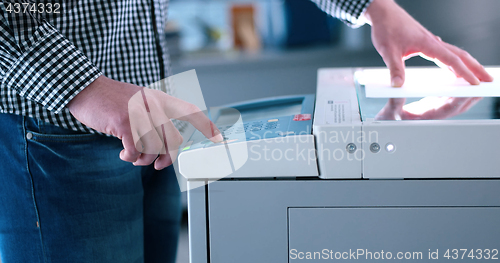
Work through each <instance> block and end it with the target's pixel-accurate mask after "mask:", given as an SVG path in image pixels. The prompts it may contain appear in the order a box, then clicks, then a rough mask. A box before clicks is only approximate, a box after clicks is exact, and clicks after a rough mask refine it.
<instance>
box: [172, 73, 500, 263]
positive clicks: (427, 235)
mask: <svg viewBox="0 0 500 263" xmlns="http://www.w3.org/2000/svg"><path fill="white" fill-rule="evenodd" d="M360 70H362V69H350V68H349V69H347V68H343V69H321V70H319V72H318V83H317V85H318V90H317V94H316V101H315V109H314V115H313V116H312V117H313V125H312V131H311V132H312V135H314V141H313V144H312V146H313V147H315V149H316V150H315V154H316V156H315V157H316V162H315V163H314V166H308V167H307V168H306V169H305V170H300V171H301V174H295V173H293V171H291V170H293V169H287V167H286V166H287V165H286V164H287V162H293V161H294V160H286V161H283V162H281V163H280V162H275V163H274V165H276V166H275V167H274V168H273V169H274V171H281V172H280V173H279V176H273V174H272V173H271V174H269V173H267V171H266V169H268V168H267V167H265V165H273V162H272V161H271V162H269V163H266V162H260V163H259V165H260V167H256V168H255V167H254V168H253V169H254V172H253V173H252V174H249V175H247V176H245V173H235V176H232V175H231V174H230V175H228V176H222V177H223V178H222V177H221V178H222V179H220V178H216V179H215V178H204V177H203V176H202V175H200V176H198V177H196V178H191V179H189V181H188V184H189V189H190V190H189V192H188V209H189V232H190V259H191V262H194V263H197V262H218V263H219V262H295V261H301V260H302V261H304V260H305V261H313V262H314V261H324V260H325V259H330V260H332V259H333V260H339V258H331V257H336V256H338V255H340V256H341V257H342V256H343V255H347V254H349V256H350V257H351V256H352V255H353V254H352V252H353V251H355V252H356V253H355V254H354V255H355V256H356V258H354V259H355V261H357V260H359V261H362V262H363V261H372V260H375V259H377V258H375V259H374V258H373V257H374V256H378V257H379V258H378V259H379V260H381V259H380V256H381V253H382V251H383V253H385V254H384V256H385V257H388V256H389V255H390V256H391V259H399V260H408V259H410V258H406V257H412V258H411V259H413V260H425V261H430V260H433V261H437V262H444V261H447V260H450V259H454V257H455V256H454V253H455V252H456V251H455V250H457V251H459V252H460V257H462V252H463V250H462V251H461V250H460V249H467V254H466V256H465V257H463V258H461V259H460V260H461V261H465V262H475V261H476V260H478V257H479V253H482V254H483V256H484V253H485V251H488V252H489V253H490V257H491V255H492V254H494V253H495V252H498V250H499V249H500V247H499V244H500V228H498V227H497V225H498V221H499V220H500V191H499V190H500V180H499V178H500V176H499V173H498V171H497V167H498V165H497V162H495V161H496V160H498V156H500V155H499V153H500V152H499V149H500V140H496V139H495V138H496V137H498V133H499V131H500V130H499V128H498V127H499V126H498V125H500V123H499V120H497V119H494V117H493V114H492V111H493V110H492V108H490V106H491V99H484V100H483V101H482V102H481V103H482V104H481V105H477V108H476V109H474V108H473V109H471V110H470V111H469V112H468V113H465V114H463V115H462V116H457V117H456V118H453V119H450V120H412V121H380V120H376V119H375V115H376V113H377V112H378V111H379V110H380V109H381V108H382V107H383V105H384V103H385V101H386V100H376V99H368V98H366V97H364V87H363V86H362V85H359V83H357V80H356V72H359V71H360ZM276 100H277V99H276V98H272V101H276ZM278 101H279V99H278ZM251 104H254V102H252V103H251ZM243 105H245V104H243ZM233 106H234V107H235V108H238V107H241V106H242V105H233ZM268 117H269V119H273V118H274V117H277V116H268ZM243 121H244V120H243ZM281 136H282V137H289V138H290V139H288V140H291V138H292V137H293V136H296V134H290V135H289V136H288V135H287V134H286V133H281ZM304 136H307V135H304ZM370 136H371V137H370ZM250 143H251V142H250ZM254 143H255V142H254ZM295 143H303V146H304V147H306V148H308V149H309V148H310V147H311V141H308V140H305V141H303V142H295ZM228 145H229V144H228ZM266 145H268V146H269V147H270V148H271V151H272V147H273V146H272V145H273V143H270V144H266ZM377 145H378V147H376V146H377ZM278 147H279V146H278ZM287 147H288V146H287ZM227 149H228V148H226V150H227ZM226 153H227V154H229V155H231V151H226ZM186 156H187V155H186ZM249 156H251V153H250V151H249ZM249 159H250V158H249ZM249 164H252V162H250V163H249V162H248V161H247V162H246V163H245V164H244V165H242V167H244V166H245V165H249ZM253 164H254V165H255V164H257V162H254V163H253ZM303 164H304V165H306V163H303ZM182 165H183V163H182V162H180V163H179V166H181V168H182ZM316 165H317V167H318V169H312V168H313V167H315V166H316ZM290 167H293V165H289V167H288V168H290ZM233 168H234V165H233ZM284 171H285V172H284ZM470 251H473V252H470ZM307 252H309V254H307ZM337 252H338V253H337ZM344 252H345V253H344ZM388 252H389V253H390V254H387V253H388ZM346 253H347V254H346ZM327 254H328V255H327ZM307 255H312V256H313V257H314V259H307ZM301 256H302V258H301ZM400 256H402V257H403V258H399V257H400ZM467 256H469V257H467ZM318 257H320V258H318ZM370 257H371V258H370ZM419 257H421V258H419ZM496 257H499V256H496ZM341 259H343V260H346V259H345V258H341ZM351 259H353V258H352V257H351Z"/></svg>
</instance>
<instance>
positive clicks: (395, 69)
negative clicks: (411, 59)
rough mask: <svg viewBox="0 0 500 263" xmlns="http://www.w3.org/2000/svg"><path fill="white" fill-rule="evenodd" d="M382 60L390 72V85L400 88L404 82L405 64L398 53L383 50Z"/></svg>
mask: <svg viewBox="0 0 500 263" xmlns="http://www.w3.org/2000/svg"><path fill="white" fill-rule="evenodd" d="M381 55H382V58H383V59H384V62H385V64H386V65H387V67H388V68H389V71H390V72H391V85H392V86H393V87H402V86H403V84H404V82H405V62H404V59H403V56H402V55H401V53H400V52H396V51H395V50H390V49H387V50H384V51H383V52H382V53H381Z"/></svg>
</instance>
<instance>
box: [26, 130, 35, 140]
mask: <svg viewBox="0 0 500 263" xmlns="http://www.w3.org/2000/svg"><path fill="white" fill-rule="evenodd" d="M32 138H33V133H31V132H28V133H26V139H28V140H31V139H32Z"/></svg>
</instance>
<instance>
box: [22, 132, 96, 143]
mask: <svg viewBox="0 0 500 263" xmlns="http://www.w3.org/2000/svg"><path fill="white" fill-rule="evenodd" d="M26 136H27V138H28V139H30V140H34V141H40V142H41V141H51V142H84V141H93V140H98V139H100V138H102V137H104V136H103V135H100V134H94V133H68V134H59V133H39V132H35V131H30V130H27V131H26Z"/></svg>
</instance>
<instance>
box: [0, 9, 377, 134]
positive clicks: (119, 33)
mask: <svg viewBox="0 0 500 263" xmlns="http://www.w3.org/2000/svg"><path fill="white" fill-rule="evenodd" d="M312 1H313V2H315V3H316V4H317V5H318V6H319V7H320V8H321V9H323V10H324V11H325V12H327V13H328V14H330V15H332V16H334V17H337V18H339V19H341V20H343V21H344V22H346V23H348V24H350V25H352V26H358V25H359V24H360V23H361V22H360V21H359V20H360V19H359V17H360V15H361V14H362V13H363V11H364V10H365V9H366V7H367V6H368V5H369V3H370V2H371V0H312ZM49 5H50V12H49V8H48V7H49ZM57 7H58V9H57V11H58V12H56V8H57ZM167 7H168V1H167V0H165V1H159V0H127V1H125V0H100V1H98V0H2V3H0V12H1V14H0V30H1V31H0V113H12V114H17V115H23V116H28V117H33V118H37V119H40V120H42V121H44V122H47V123H51V124H54V125H56V126H59V127H63V128H67V129H72V130H75V131H82V132H89V133H94V132H95V131H94V130H92V129H91V128H88V127H86V126H85V125H83V124H82V123H80V122H79V121H78V120H76V119H75V118H74V117H73V116H72V115H71V113H70V112H69V110H68V108H67V107H66V105H67V104H68V102H69V101H71V99H73V98H74V97H75V96H76V95H77V94H78V93H79V92H80V91H81V90H83V89H84V88H85V87H87V86H88V85H89V84H90V83H92V82H93V81H94V80H95V79H96V78H98V77H99V76H101V75H102V74H104V75H105V76H107V77H109V78H112V79H115V80H118V81H123V82H128V83H133V84H136V85H139V86H148V85H150V84H152V83H154V82H156V81H159V80H161V79H163V78H165V77H166V76H168V73H169V72H170V70H169V59H168V52H167V47H166V41H165V37H164V36H165V34H164V31H163V30H164V28H165V26H164V23H165V21H166V15H167ZM42 8H43V10H42ZM164 91H165V92H167V93H169V94H171V91H170V90H164ZM103 114H105V113H103Z"/></svg>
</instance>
